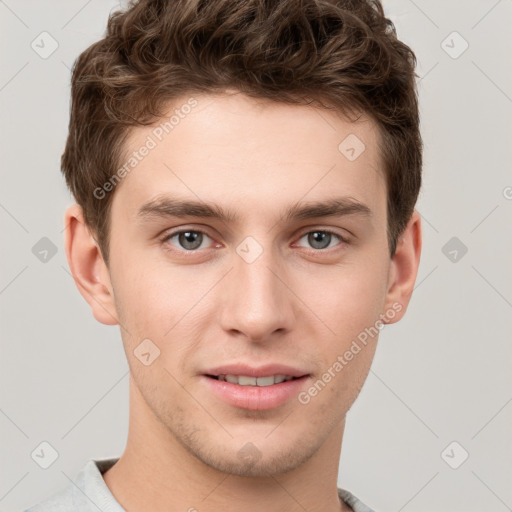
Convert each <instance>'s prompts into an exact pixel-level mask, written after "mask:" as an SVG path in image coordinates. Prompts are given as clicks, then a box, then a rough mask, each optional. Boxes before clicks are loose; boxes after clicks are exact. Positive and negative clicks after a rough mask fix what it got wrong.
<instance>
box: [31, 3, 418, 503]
mask: <svg viewBox="0 0 512 512" xmlns="http://www.w3.org/2000/svg"><path fill="white" fill-rule="evenodd" d="M414 66H415V57H414V54H413V53H412V51H411V50H410V49H409V48H408V47H407V46H405V45H404V44H403V43H401V42H400V41H398V40H397V38H396V34H395V32H394V28H393V26H392V24H391V22H389V21H388V20H387V19H386V18H385V17H384V13H383V10H382V6H381V5H380V3H378V2H377V1H367V2H364V1H362V0H358V1H356V0H340V1H334V0H303V1H301V2H298V1H297V0H279V1H272V2H267V1H264V0H244V1H238V0H216V1H210V2H208V1H205V0H187V1H184V0H183V1H170V0H141V1H139V2H136V3H132V4H131V5H130V6H129V8H128V9H127V10H126V12H117V13H115V14H114V15H112V16H111V17H110V19H109V23H108V29H107V34H106V36H105V38H104V39H102V40H101V41H99V42H97V43H95V44H94V45H92V46H91V47H90V48H88V49H87V50H86V51H85V52H83V53H82V54H81V56H80V57H79V59H78V60H77V62H76V64H75V68H74V71H73V79H72V109H71V121H70V131H69V138H68V141H67V145H66V148H65V152H64V154H63V157H62V169H63V172H64V175H65V177H66V180H67V183H68V185H69V187H70V189H71V191H72V192H73V194H74V197H75V199H76V201H77V204H76V205H73V206H71V207H70V208H69V209H68V210H67V212H66V219H65V220H66V226H67V238H66V251H67V257H68V261H69V266H70V269H71V271H72V274H73V276H74V279H75V282H76V284H77V287H78V289H79V290H80V292H81V294H82V295H83V296H84V298H85V300H86V301H87V302H88V303H89V305H90V307H91V309H92V312H93V315H94V317H95V318H96V320H98V321H99V322H101V323H104V324H110V325H115V324H119V326H120V330H121V335H122V339H123V344H124V348H125V352H126V356H127V360H128V364H129V367H130V428H129V435H128V441H127V445H126V449H125V451H124V453H123V454H122V456H121V457H120V458H119V459H107V460H91V461H89V463H88V464H87V465H86V466H85V467H84V469H83V470H82V471H81V472H80V474H79V475H78V476H77V479H76V481H75V483H74V484H70V485H69V487H68V488H67V489H64V490H63V491H62V492H60V493H58V494H56V495H55V496H53V497H52V498H50V499H48V500H46V501H45V502H44V503H42V504H40V505H38V506H35V507H32V508H31V509H30V512H36V511H39V512H40V511H64V510H66V511H69V510H80V511H93V510H98V509H99V510H103V511H120V510H128V511H130V512H137V511H146V510H151V511H154V512H160V511H166V512H169V511H180V510H183V511H190V512H192V511H196V510H197V511H199V512H205V511H220V510H242V511H246V512H252V511H260V510H266V511H268V512H277V511H304V510H307V511H309V512H313V511H322V512H325V511H327V512H334V511H339V510H342V511H349V510H353V511H356V512H363V511H370V510H371V509H370V508H369V507H367V506H366V505H364V503H363V502H362V501H360V500H359V499H358V498H356V497H355V496H354V495H352V494H351V493H350V492H349V491H348V490H345V489H342V488H337V475H338V467H339V459H340V453H341V444H342V438H343V431H344V427H345V417H346V413H347V411H348V410H349V409H350V407H351V405H352V404H353V403H354V400H355V399H356V397H357V396H358V394H359V391H360V390H361V387H362V386H363V383H364V381H365V379H366V376H367V374H368V372H369V369H370V365H371V362H372V359H373V356H374V353H375V349H376V344H377V339H378V334H379V331H380V329H381V328H382V326H383V325H384V324H389V323H393V322H396V321H398V320H399V319H400V318H401V317H402V316H403V315H404V313H405V311H406V308H407V305H408V303H409V300H410V298H411V293H412V290H413V286H414V281H415V279H416V274H417V269H418V265H419V258H420V252H421V227H420V218H419V215H418V213H417V212H416V211H415V210H414V205H415V203H416V199H417V195H418V191H419V188H420V184H421V149H422V148H421V146H422V144H421V137H420V133H419V119H418V105H417V95H416V88H415V81H414V77H415V75H414Z"/></svg>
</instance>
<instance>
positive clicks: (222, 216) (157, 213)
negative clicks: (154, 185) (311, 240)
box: [137, 196, 372, 223]
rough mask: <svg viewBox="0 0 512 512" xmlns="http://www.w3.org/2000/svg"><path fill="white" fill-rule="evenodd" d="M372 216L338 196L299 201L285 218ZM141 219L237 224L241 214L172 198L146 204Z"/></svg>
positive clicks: (140, 210)
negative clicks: (168, 218)
mask: <svg viewBox="0 0 512 512" xmlns="http://www.w3.org/2000/svg"><path fill="white" fill-rule="evenodd" d="M354 214H358V215H362V216H363V217H371V216H372V210H371V209H370V208H369V207H368V206H367V205H365V204H364V203H361V202H360V201H357V200H355V199H353V198H351V197H336V198H333V199H327V200H323V201H309V202H300V201H298V202H297V203H295V204H293V205H291V206H289V207H288V208H287V209H286V210H285V212H284V214H283V215H282V218H283V219H284V220H285V221H288V222H289V221H293V220H306V219H313V218H318V217H342V216H346V215H354ZM137 217H138V218H140V219H145V218H148V217H149V218H151V217H157V218H164V217H200V218H211V219H218V220H220V221H222V222H224V223H237V222H239V221H240V217H239V215H238V214H237V213H236V212H235V211H233V210H229V209H225V208H224V207H222V206H220V205H218V204H211V203H206V202H203V201H195V200H189V199H179V198H174V197H170V196H159V197H156V198H154V199H152V200H150V201H148V202H147V203H145V204H143V205H142V206H141V208H140V209H139V211H138V213H137Z"/></svg>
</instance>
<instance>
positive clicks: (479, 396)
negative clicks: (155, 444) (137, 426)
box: [0, 0, 512, 512]
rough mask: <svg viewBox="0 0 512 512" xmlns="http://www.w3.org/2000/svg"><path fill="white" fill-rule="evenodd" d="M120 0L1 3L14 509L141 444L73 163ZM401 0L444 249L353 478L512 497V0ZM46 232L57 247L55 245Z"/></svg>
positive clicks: (349, 441)
mask: <svg viewBox="0 0 512 512" xmlns="http://www.w3.org/2000/svg"><path fill="white" fill-rule="evenodd" d="M117 5H118V4H117V2H115V1H114V0H111V1H107V0H89V1H84V0H72V1H70V0H66V1H64V0H61V1H57V0H51V1H50V0H47V1H45V2H41V1H39V0H32V1H29V0H5V1H2V0H0V19H1V23H0V34H1V35H0V38H1V41H0V44H1V48H2V61H1V65H0V105H1V113H2V115H1V118H0V119H1V130H2V131H1V137H0V144H1V173H2V182H3V186H2V188H1V191H0V223H1V229H2V233H3V236H2V241H3V243H2V263H1V267H0V268H1V273H0V308H1V320H2V323H1V335H2V337H1V357H0V365H1V367H0V379H1V383H0V389H1V396H0V439H1V440H2V443H1V449H0V453H1V459H2V464H1V469H0V510H2V511H6V512H7V511H18V510H21V509H22V508H24V507H27V506H29V505H31V504H33V503H35V502H36V501H39V500H40V499H42V498H43V497H46V496H47V495H49V494H50V493H53V492H55V491H57V490H58V489H60V488H62V487H63V486H64V485H65V484H66V483H67V482H68V481H69V479H70V478H73V477H74V476H75V474H76V473H77V471H78V470H79V469H80V468H81V467H82V465H83V464H84V463H85V461H86V460H88V459H89V458H104V457H110V456H119V455H120V454H121V453H122V450H123V448H124V443H125V441H126V435H127V426H128V373H127V372H128V367H127V364H126V362H125V356H124V352H123V349H122V345H121V339H120V335H119V331H118V328H117V327H106V326H103V325H101V324H98V323H97V322H96V321H95V320H94V319H93V317H92V315H91V313H90V311H89V308H88V306H87V304H86V303H85V301H84V300H83V299H82V298H81V296H80V295H79V293H78V291H77V290H76V288H75V285H74V282H73V280H72V278H71V276H70V274H69V271H68V267H67V263H66V260H65V254H64V250H63V236H64V234H63V213H64V209H65V207H66V206H67V205H69V204H70V203H71V198H70V196H69V194H68V192H67V190H66V188H65V185H64V182H63V179H62V178H61V175H60V172H59V159H60V155H61V153H62V150H63V147H64V142H65V136H66V131H67V123H68V103H69V80H70V74H69V68H70V67H71V65H72V63H73V61H74V59H75V58H76V57H77V56H78V54H79V53H80V52H81V51H82V50H83V49H85V48H86V47H87V46H88V45H89V44H91V43H92V42H94V41H95V40H97V39H98V38H99V37H101V36H102V34H103V32H104V29H105V24H106V19H107V15H108V13H109V12H110V10H111V9H113V8H114V7H116V6H117ZM384 5H385V8H386V10H387V12H388V14H389V15H390V17H391V18H392V19H393V20H394V21H395V23H396V25H397V28H398V33H399V36H400V37H401V38H402V39H403V40H404V41H405V42H406V43H408V44H409V45H411V47H412V48H413V50H414V51H415V52H416V54H417V56H418V60H419V65H418V74H419V75H420V77H421V78H420V80H419V88H420V101H421V111H422V130H423V136H424V141H425V167H424V187H423V190H422V193H421V197H420V200H419V203H418V210H419V211H420V213H421V214H422V217H423V221H424V224H423V227H424V249H423V254H422V259H421V265H420V270H419V276H418V280H417V285H416V290H415V293H414V295H413V300H412V303H411V305H410V308H409V311H408V313H407V315H406V316H405V318H404V319H403V320H402V321H401V322H400V323H399V324H396V325H392V326H387V327H385V328H384V330H383V332H382V334H381V338H380V341H379V346H378V349H377V354H376V357H375V361H374V364H373V367H372V370H371V372H370V374H369V376H368V380H367V381H366V384H365V386H364V388H363V390H362V392H361V395H360V397H359V399H358V400H357V401H356V403H355V405H354V406H353V407H352V409H351V411H350V412H349V414H348V420H347V427H346V434H345V438H344V443H343V449H342V459H341V460H342V462H341V466H340V480H339V484H340V485H341V486H343V487H344V488H346V489H349V490H350V491H352V492H353V493H354V494H356V496H359V497H360V498H361V499H362V500H363V501H365V502H366V503H367V504H369V505H370V506H373V507H374V508H375V509H376V510H379V511H396V512H398V511H402V510H404V511H406V512H412V511H418V512H420V511H432V510H435V511H448V510H449V511H451V512H455V511H462V510H464V511H466V512H468V511H477V510H492V511H497V512H500V511H505V510H512V486H511V482H512V441H511V436H510V432H511V431H512V430H511V428H510V427H511V420H512V404H511V402H512V385H511V384H512V372H511V371H510V366H511V365H510V362H511V360H512V345H511V343H510V342H511V336H510V329H511V327H512V321H511V319H512V315H511V312H512V270H511V267H512V266H511V254H512V229H511V220H512V173H511V170H510V164H511V162H512V158H511V156H512V155H511V153H512V122H511V113H512V67H511V66H510V55H511V54H512V36H511V31H510V25H511V22H512V2H511V1H510V0H501V1H495V0H492V1H487V0H464V1H441V0H437V1H428V2H427V1H426V0H415V1H412V0H384ZM43 31H46V32H48V33H49V34H51V37H52V38H53V39H54V40H56V41H57V42H58V45H59V46H58V48H57V49H56V50H55V52H54V53H53V54H52V55H50V56H48V57H47V58H42V57H41V56H40V55H39V54H38V53H37V52H36V51H35V50H34V49H32V47H31V43H32V41H34V40H35V43H37V44H39V46H40V47H41V46H42V45H43V43H41V38H42V37H46V39H45V40H44V51H49V50H50V49H51V44H52V41H51V40H50V39H49V38H48V36H40V34H41V32H43ZM454 31H456V32H457V33H458V34H452V32H454ZM450 34H451V35H450ZM443 41H445V42H444V43H443ZM464 41H467V44H468V45H469V46H468V48H467V49H466V51H464V52H463V53H461V51H462V50H463V49H464V47H465V42H464ZM53 44H54V43H53ZM38 51H39V52H42V51H43V49H42V48H38ZM460 53H461V54H460ZM459 54H460V55H459ZM455 57H456V58H455ZM43 237H47V238H48V239H49V240H50V241H51V242H52V243H53V244H54V245H55V248H56V250H57V252H56V254H55V255H52V252H51V250H50V252H48V253H47V254H46V261H44V254H45V253H44V252H41V251H43V250H44V249H45V248H46V249H48V247H47V246H48V241H43V242H40V239H41V238H43ZM453 237H456V240H452V241H451V242H449V241H450V240H451V239H452V238H453ZM448 242H449V245H448V246H446V244H447V243H448ZM38 243H39V244H40V245H36V244H38ZM45 244H46V245H45ZM34 246H36V249H34V251H33V247H34ZM464 246H465V247H467V253H466V254H463V252H464ZM454 251H456V252H454ZM34 252H35V254H34ZM41 258H43V261H41ZM454 259H455V261H453V260H454ZM43 441H46V442H48V443H50V444H51V445H52V446H53V447H54V449H55V450H56V451H57V452H58V455H59V456H58V458H57V460H56V461H55V462H54V463H53V464H52V465H51V466H50V467H49V468H48V469H42V468H41V467H40V466H39V465H38V464H37V463H36V462H34V460H33V459H32V457H31V454H32V452H33V451H34V450H35V449H36V448H38V447H39V445H40V443H41V442H43ZM453 441H456V442H457V443H458V444H457V445H451V446H450V447H449V448H448V449H447V450H445V448H446V447H447V446H448V445H450V443H452V442H453ZM465 452H468V454H469V457H468V458H467V460H466V461H465V462H463V463H462V464H461V465H460V466H459V467H458V468H457V469H453V468H452V467H450V466H449V464H448V462H449V463H450V464H451V465H452V466H457V465H459V464H460V463H461V461H462V460H463V456H464V454H465ZM46 453H49V450H47V451H46ZM442 454H444V456H443V455H442Z"/></svg>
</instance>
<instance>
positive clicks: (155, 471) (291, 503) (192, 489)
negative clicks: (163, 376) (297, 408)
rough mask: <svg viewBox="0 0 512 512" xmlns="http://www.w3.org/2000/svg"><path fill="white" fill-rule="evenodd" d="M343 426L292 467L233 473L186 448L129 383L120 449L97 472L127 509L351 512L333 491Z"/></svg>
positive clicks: (161, 510) (335, 491) (191, 511)
mask: <svg viewBox="0 0 512 512" xmlns="http://www.w3.org/2000/svg"><path fill="white" fill-rule="evenodd" d="M135 404H136V407H134V405H135ZM344 426H345V422H344V421H343V422H342V423H341V424H338V425H337V426H336V427H335V428H334V429H333V430H332V432H331V433H330V435H329V436H328V438H327V439H326V440H325V442H324V443H323V444H322V446H321V447H320V449H319V450H317V452H315V454H314V455H313V456H312V457H311V458H310V459H308V460H307V461H306V463H304V464H302V465H300V466H298V467H297V468H295V469H294V470H292V471H289V472H287V473H285V474H278V475H270V474H269V475H268V476H261V477H248V476H237V475H232V474H229V473H224V472H221V471H218V470H217V469H215V468H213V467H211V466H208V465H206V464H205V463H204V462H203V461H202V460H200V459H198V458H197V457H196V456H195V455H194V454H192V453H190V452H189V451H188V450H187V449H186V448H185V447H184V446H183V445H182V444H181V443H180V442H179V441H177V439H176V438H175V437H174V436H173V435H172V433H171V432H170V431H169V430H168V429H167V428H166V427H165V426H164V425H163V424H162V423H161V422H160V421H159V420H158V419H157V418H156V417H155V416H154V414H153V413H152V412H151V410H150V409H149V407H148V406H147V404H146V403H145V401H144V399H143V398H142V396H140V394H139V392H138V390H137V388H136V386H135V385H133V382H132V381H130V427H129V433H128V440H127V444H126V449H125V451H124V453H123V455H122V456H121V457H120V459H119V461H118V462H117V463H116V464H115V465H114V466H113V467H112V468H110V469H109V470H108V471H106V472H105V473H104V475H103V478H104V480H105V483H106V484H107V486H108V487H109V489H110V491H111V492H112V494H113V495H114V497H115V498H116V500H117V501H118V502H119V503H120V504H121V506H122V507H123V508H124V509H125V510H128V511H130V512H139V511H140V512H142V511H143V510H152V511H153V512H164V511H165V512H169V511H175V510H176V511H177V510H186V511H190V512H194V511H196V512H197V511H200V512H202V511H206V510H208V511H221V510H226V509H229V510H236V509H238V510H243V511H244V512H261V510H265V512H283V511H284V510H286V511H287V512H288V511H289V512H295V511H297V512H303V511H304V510H308V511H309V512H316V511H318V512H320V511H323V512H325V511H328V512H340V511H343V512H349V511H350V510H351V509H350V508H349V507H348V506H347V505H346V504H344V503H340V500H339V498H338V493H337V477H338V467H339V457H340V452H341V442H342V438H343V430H344Z"/></svg>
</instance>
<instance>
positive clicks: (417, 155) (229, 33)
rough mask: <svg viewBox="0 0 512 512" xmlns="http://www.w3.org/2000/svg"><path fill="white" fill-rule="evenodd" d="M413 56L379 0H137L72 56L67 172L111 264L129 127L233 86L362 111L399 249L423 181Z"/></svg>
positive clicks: (282, 99)
mask: <svg viewBox="0 0 512 512" xmlns="http://www.w3.org/2000/svg"><path fill="white" fill-rule="evenodd" d="M415 66H416V57H415V55H414V53H413V51H412V50H411V49H410V48H409V47H408V46H407V45H405V44H404V43H403V42H401V41H399V40H398V38H397V36H396V31H395V27H394V25H393V23H392V22H391V21H390V20H389V19H387V18H386V17H385V15H384V11H383V8H382V5H381V3H380V1H379V0H139V1H134V0H131V3H130V4H129V5H128V7H127V9H126V10H124V11H117V12H114V13H112V14H111V15H110V16H109V19H108V25H107V31H106V35H105V37H104V38H103V39H101V40H100V41H98V42H96V43H95V44H93V45H91V46H90V47H89V48H87V49H86V50H85V51H84V52H83V53H82V54H81V55H80V56H79V57H78V59H77V60H76V62H75V64H74V67H73V74H72V87H71V116H70V123H69V136H68V139H67V143H66V147H65V151H64V153H63V155H62V160H61V162H62V172H63V173H64V175H65V177H66V182H67V184H68V186H69V188H70V189H71V192H72V193H73V195H74V197H75V199H76V201H77V203H78V204H79V205H80V206H81V207H82V208H83V212H84V218H85V221H86V223H87V225H88V226H89V227H90V228H91V229H92V232H93V233H94V234H95V236H96V237H97V240H98V243H99V246H100V248H101V250H102V253H103V256H104V258H105V261H106V262H108V238H109V237H108V232H109V217H110V205H111V201H112V196H113V194H112V193H110V194H106V195H105V197H101V198H98V197H97V195H98V194H97V193H95V190H98V187H100V188H101V187H102V186H103V184H105V183H106V182H108V181H109V179H111V177H112V176H114V174H115V173H116V171H117V170H118V167H119V165H120V163H121V161H122V157H123V150H124V148H123V143H124V142H125V141H126V138H127V136H128V134H129V129H130V127H133V126H135V125H148V124H151V123H153V122H155V121H157V120H158V119H159V118H160V117H161V116H163V115H164V114H165V111H164V109H165V108H166V106H168V104H169V102H170V101H172V100H173V99H176V98H178V97H182V96H183V95H184V94H190V93H194V92H198V93H222V92H223V91H225V90H227V89H235V90H238V91H240V92H243V93H245V94H247V95H249V96H252V97H255V98H262V99H269V100H274V101H278V102H287V103H296V104H297V103H302V104H309V103H311V102H315V103H316V104H318V105H319V106H321V107H324V108H331V109H332V108H334V109H336V110H337V111H339V112H340V113H343V114H346V115H349V114H351V113H352V114H353V113H357V112H359V113H361V112H362V113H364V114H366V115H368V116H369V117H370V118H372V119H373V120H374V121H375V122H376V123H377V126H378V128H379V132H380V139H381V143H380V146H381V147H380V152H381V156H382V161H383V164H384V173H385V176H386V184H387V196H388V197H387V211H388V234H387V236H388V245H389V250H390V255H391V256H392V255H393V254H394V252H395V250H396V243H397V239H398V237H399V235H400V234H401V232H402V231H403V229H404V228H405V226H406V225H407V222H408V221H409V219H410V217H411V215H412V212H413V210H414V205H415V204H416V200H417V197H418V193H419V189H420V186H421V167H422V140H421V135H420V130H419V113H418V101H417V90H416V82H415V77H416V74H415V71H414V70H415ZM340 142H341V141H340Z"/></svg>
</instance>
